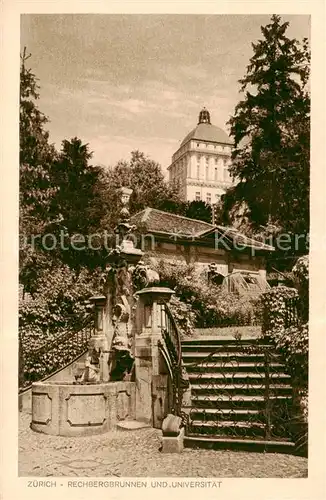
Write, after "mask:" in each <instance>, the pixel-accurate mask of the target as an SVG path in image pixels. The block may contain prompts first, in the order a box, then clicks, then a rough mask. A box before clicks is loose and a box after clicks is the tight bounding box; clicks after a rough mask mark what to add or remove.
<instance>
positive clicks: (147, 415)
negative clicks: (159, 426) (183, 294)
mask: <svg viewBox="0 0 326 500" xmlns="http://www.w3.org/2000/svg"><path fill="white" fill-rule="evenodd" d="M173 293H174V292H173V290H171V289H170V288H163V287H151V288H143V289H142V290H140V291H139V292H137V295H138V297H139V307H138V318H137V326H138V331H137V333H136V338H135V368H136V419H137V420H139V421H142V422H146V423H148V424H151V425H152V424H153V411H152V383H153V378H154V377H157V376H159V375H160V374H161V373H162V366H161V362H162V361H161V359H160V353H159V345H158V343H159V341H161V340H163V339H162V327H164V324H163V323H164V315H163V314H162V305H163V304H164V303H166V302H169V301H170V298H171V296H172V294H173Z"/></svg>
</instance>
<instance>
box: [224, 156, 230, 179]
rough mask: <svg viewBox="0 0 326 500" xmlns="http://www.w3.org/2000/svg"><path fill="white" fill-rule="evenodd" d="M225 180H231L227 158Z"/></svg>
mask: <svg viewBox="0 0 326 500" xmlns="http://www.w3.org/2000/svg"><path fill="white" fill-rule="evenodd" d="M224 180H225V181H229V180H230V175H229V169H228V162H227V160H225V161H224Z"/></svg>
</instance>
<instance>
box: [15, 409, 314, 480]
mask: <svg viewBox="0 0 326 500" xmlns="http://www.w3.org/2000/svg"><path fill="white" fill-rule="evenodd" d="M30 419H31V416H30V415H29V414H26V413H20V422H19V476H35V477H38V476H40V477H46V476H49V477H50V476H54V477H59V476H77V477H108V476H110V477H168V476H171V477H215V478H224V477H233V478H235V477H242V478H291V477H292V478H293V477H307V470H308V461H307V459H306V458H302V457H295V456H291V455H282V454H261V453H244V452H234V451H214V450H191V449H185V450H184V452H183V453H181V454H162V453H161V452H160V451H159V447H160V436H161V431H159V430H157V429H141V430H137V431H112V432H108V433H106V434H102V435H98V436H91V437H79V438H72V437H70V438H68V437H61V436H47V435H46V434H39V433H36V432H34V431H32V430H31V429H30V427H29V423H30Z"/></svg>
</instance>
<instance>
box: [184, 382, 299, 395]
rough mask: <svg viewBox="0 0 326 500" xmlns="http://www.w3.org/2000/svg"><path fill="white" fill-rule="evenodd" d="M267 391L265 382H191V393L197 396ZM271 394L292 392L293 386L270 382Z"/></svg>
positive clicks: (261, 392) (248, 393) (262, 392)
mask: <svg viewBox="0 0 326 500" xmlns="http://www.w3.org/2000/svg"><path fill="white" fill-rule="evenodd" d="M265 391H266V386H265V384H261V385H257V384H251V385H249V384H225V383H221V384H219V385H218V384H216V383H214V384H211V385H209V384H207V383H202V384H198V383H197V384H191V393H192V395H193V396H195V397H196V396H197V394H216V395H218V394H224V393H227V394H232V397H233V395H234V394H239V395H240V394H247V395H248V396H249V395H251V394H252V393H254V394H262V395H264V393H265ZM269 393H270V395H281V394H282V395H284V394H289V395H291V394H292V387H291V386H290V385H288V384H287V385H285V384H270V386H269Z"/></svg>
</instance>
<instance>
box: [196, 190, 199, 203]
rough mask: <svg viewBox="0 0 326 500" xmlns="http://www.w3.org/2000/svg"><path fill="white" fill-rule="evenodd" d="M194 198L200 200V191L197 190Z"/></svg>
mask: <svg viewBox="0 0 326 500" xmlns="http://www.w3.org/2000/svg"><path fill="white" fill-rule="evenodd" d="M195 200H196V201H200V192H199V191H198V192H197V193H196V195H195Z"/></svg>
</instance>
